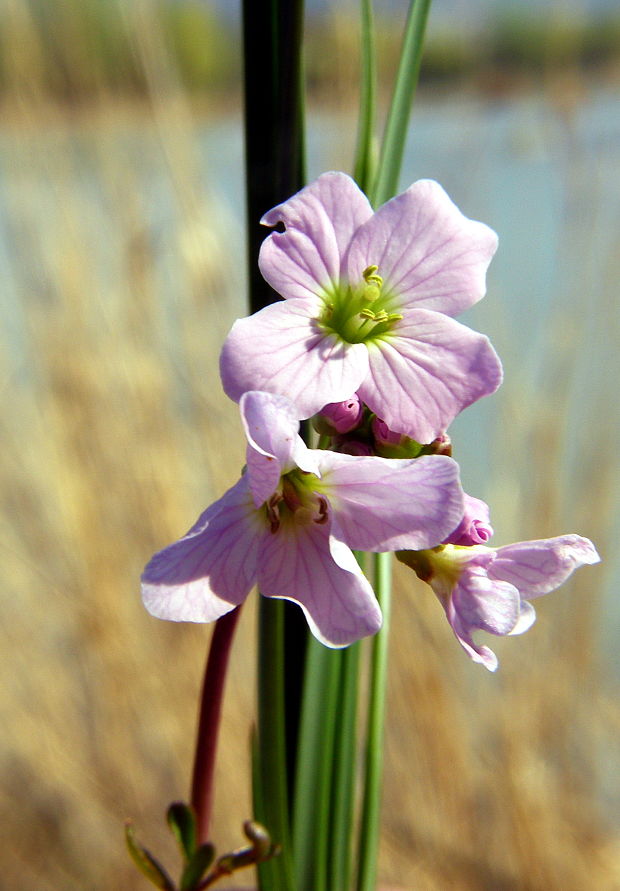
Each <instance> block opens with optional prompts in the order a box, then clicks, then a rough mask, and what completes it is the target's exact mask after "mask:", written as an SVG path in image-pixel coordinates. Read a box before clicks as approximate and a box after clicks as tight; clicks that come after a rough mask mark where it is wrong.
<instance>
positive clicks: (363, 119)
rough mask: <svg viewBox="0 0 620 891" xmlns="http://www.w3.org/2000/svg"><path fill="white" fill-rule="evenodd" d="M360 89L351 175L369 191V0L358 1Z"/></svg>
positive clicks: (373, 69) (372, 67) (372, 61)
mask: <svg viewBox="0 0 620 891" xmlns="http://www.w3.org/2000/svg"><path fill="white" fill-rule="evenodd" d="M360 13H361V25H362V27H361V61H362V64H361V89H360V110H359V123H358V130H357V146H356V150H355V165H354V173H353V177H354V179H355V181H356V182H357V184H358V186H359V187H360V189H361V190H362V192H368V189H369V188H370V186H371V183H372V181H373V179H374V174H375V167H376V158H375V138H374V127H375V106H376V93H377V64H376V57H375V33H374V22H373V13H372V0H361V3H360Z"/></svg>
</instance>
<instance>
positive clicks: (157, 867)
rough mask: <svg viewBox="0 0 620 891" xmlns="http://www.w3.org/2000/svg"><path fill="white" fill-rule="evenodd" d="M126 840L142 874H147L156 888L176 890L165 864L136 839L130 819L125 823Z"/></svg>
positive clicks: (169, 890) (167, 890) (168, 890)
mask: <svg viewBox="0 0 620 891" xmlns="http://www.w3.org/2000/svg"><path fill="white" fill-rule="evenodd" d="M125 841H126V843H127V850H128V851H129V853H130V855H131V859H132V860H133V862H134V863H135V864H136V866H137V867H138V869H139V870H140V872H141V873H142V875H143V876H146V878H147V879H148V880H149V881H150V882H152V883H153V884H154V885H155V887H156V888H161V889H162V891H175V887H174V882H173V881H172V879H171V878H170V876H169V875H168V873H167V872H166V870H165V869H164V868H163V866H162V865H161V864H160V863H159V862H158V861H157V860H156V859H155V857H153V855H152V854H151V853H150V851H147V849H146V848H143V847H142V845H140V844H138V842H137V841H136V839H135V836H134V831H133V826H132V825H131V823H130V822H129V821H128V822H127V823H125Z"/></svg>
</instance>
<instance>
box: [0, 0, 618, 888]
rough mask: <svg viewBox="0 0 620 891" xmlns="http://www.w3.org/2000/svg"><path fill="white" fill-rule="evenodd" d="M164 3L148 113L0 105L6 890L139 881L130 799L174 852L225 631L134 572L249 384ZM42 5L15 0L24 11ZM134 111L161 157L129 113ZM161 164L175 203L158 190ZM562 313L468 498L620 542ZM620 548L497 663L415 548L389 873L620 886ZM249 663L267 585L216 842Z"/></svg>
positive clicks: (237, 684)
mask: <svg viewBox="0 0 620 891" xmlns="http://www.w3.org/2000/svg"><path fill="white" fill-rule="evenodd" d="M146 8H147V7H146V6H144V5H143V4H136V5H135V6H134V7H133V10H134V11H133V13H132V15H134V16H136V19H135V20H134V21H133V22H129V23H128V28H130V29H132V30H131V33H132V34H134V35H135V47H136V52H137V53H139V54H141V58H142V59H143V63H144V66H145V70H146V71H147V73H148V78H149V82H150V83H151V84H152V88H153V91H152V99H153V102H152V105H151V107H150V109H149V110H146V111H140V112H138V113H136V112H135V111H134V110H132V109H120V108H119V106H118V105H109V106H106V105H104V106H102V110H100V111H99V112H98V114H97V115H95V116H93V117H92V118H91V119H90V120H88V121H87V122H86V123H85V122H83V121H82V122H80V123H79V125H78V126H76V124H75V123H74V122H72V120H71V118H70V116H69V115H65V114H58V113H52V112H50V111H49V110H48V109H47V107H46V106H44V105H43V104H42V102H41V97H40V95H39V94H38V92H37V89H36V79H35V78H32V77H31V78H30V79H29V77H28V76H27V73H26V74H25V75H24V78H22V79H20V78H18V77H16V78H15V91H14V96H13V102H12V104H11V109H10V110H9V109H7V110H6V115H5V126H4V128H3V130H2V131H0V139H1V140H2V159H1V162H0V164H1V168H0V173H1V174H2V176H3V183H4V185H3V189H4V193H3V194H4V208H3V210H2V214H3V218H2V223H3V224H4V225H6V229H7V233H8V239H7V241H6V244H7V246H8V253H7V255H6V257H5V262H4V270H5V272H6V276H7V279H6V281H7V289H6V293H7V295H8V296H7V300H8V301H11V302H10V309H9V311H7V312H5V317H6V320H7V329H6V332H5V336H4V342H3V356H4V359H3V365H2V368H1V370H2V397H3V400H2V414H1V422H0V424H1V428H0V429H1V434H2V442H3V462H2V469H1V470H0V491H1V492H2V499H1V504H2V514H1V518H0V523H1V527H0V528H1V541H2V544H1V553H2V563H3V588H2V605H3V613H4V621H3V623H2V631H1V652H2V656H3V660H4V663H3V670H2V678H3V680H2V685H1V688H0V714H1V715H2V743H1V748H0V775H1V777H2V779H1V780H0V783H1V784H2V794H1V795H0V816H1V819H2V825H3V846H2V854H0V860H1V864H2V865H1V870H0V887H2V888H6V889H11V891H14V889H19V891H21V889H24V891H25V889H31V888H36V889H37V891H72V889H76V891H77V889H86V888H87V889H92V891H108V889H120V888H134V887H135V888H138V887H145V888H146V887H147V885H146V884H145V883H143V882H141V880H140V879H139V878H138V877H137V875H136V873H135V871H134V869H133V867H132V866H131V864H130V863H129V861H128V858H127V855H126V852H125V850H124V845H123V840H122V822H123V820H124V819H125V818H126V817H132V818H133V819H134V821H135V824H136V829H137V833H138V835H139V837H140V838H141V839H143V840H144V841H148V842H149V843H151V844H152V846H153V848H154V849H155V850H156V851H158V852H159V853H161V855H162V856H163V857H164V859H166V860H167V862H174V852H173V850H172V846H171V843H170V841H169V839H168V836H167V832H166V831H165V829H164V823H163V814H164V811H165V808H166V806H167V804H168V803H169V802H170V801H171V800H173V799H176V798H179V797H184V796H185V795H186V794H187V787H188V782H189V770H190V758H191V750H192V744H193V733H194V722H195V714H196V707H197V696H198V689H199V685H200V680H201V671H202V667H203V661H204V656H205V653H206V649H207V645H208V640H209V635H210V630H209V629H207V628H204V627H191V626H185V625H183V626H181V625H173V624H166V623H163V622H158V621H156V620H154V619H151V618H150V617H149V616H148V615H146V613H145V612H144V610H143V609H142V607H141V604H140V601H139V596H138V577H139V574H140V571H141V569H142V566H143V564H144V562H145V560H146V559H148V557H149V556H150V554H151V553H152V552H153V551H154V550H155V549H157V548H158V547H160V546H162V545H163V544H165V543H167V542H169V541H171V540H173V539H174V538H175V537H177V536H178V535H179V534H180V533H182V532H183V531H184V530H185V529H186V528H187V527H188V526H189V525H190V524H191V523H192V522H193V520H194V518H195V516H196V515H197V514H198V512H199V511H200V510H201V509H202V508H203V507H204V506H205V505H206V504H207V503H208V502H209V501H211V500H212V499H213V498H215V497H217V496H219V494H221V492H222V491H223V490H224V489H225V488H226V487H227V486H228V485H230V484H231V483H232V482H233V481H234V479H236V476H237V473H238V468H239V466H240V465H241V463H242V445H241V441H240V436H239V432H240V431H239V425H238V422H237V413H236V409H235V407H234V406H232V405H231V404H229V403H228V401H227V400H226V399H225V397H224V396H223V394H222V393H221V391H220V388H219V380H218V374H217V355H218V350H219V346H220V344H221V341H222V339H223V337H224V335H225V333H226V331H227V329H228V326H229V324H230V323H231V321H232V320H233V318H234V317H235V316H236V315H238V314H241V313H242V312H243V305H244V304H243V276H242V274H241V273H240V267H241V266H242V258H241V257H239V256H231V251H230V244H231V240H230V239H229V237H228V235H229V233H228V230H227V228H226V213H227V211H226V208H225V207H223V206H222V205H221V204H220V203H219V199H218V198H217V195H214V194H210V193H209V190H208V185H207V186H205V175H204V171H203V170H202V168H201V164H202V161H201V156H200V150H199V136H200V127H202V126H204V123H205V122H204V119H202V118H201V119H199V118H198V117H197V116H196V115H195V114H194V113H193V112H192V110H191V109H190V108H189V107H188V105H187V104H186V102H185V99H184V96H183V94H182V92H181V91H180V90H179V89H178V88H177V84H176V82H175V78H174V72H171V71H170V69H169V67H167V65H166V56H165V51H164V49H163V48H162V44H161V40H160V38H161V34H159V33H158V31H157V29H152V28H151V29H149V27H147V26H146V24H145V21H146V23H147V24H148V19H147V20H140V18H139V17H140V15H141V14H142V13H143V12H144V10H145V9H146ZM24 9H25V7H22V6H21V5H20V4H19V3H17V2H16V0H14V2H13V12H14V14H15V15H17V13H18V12H21V13H23V12H24ZM24 27H25V28H26V26H25V25H24ZM25 33H26V34H30V36H32V35H31V32H29V31H28V30H27V28H26V31H25ZM31 55H32V59H34V60H35V61H36V47H34V48H32V53H31ZM32 64H34V63H32ZM30 73H31V72H30ZM136 114H137V115H138V116H140V115H141V116H142V117H141V118H140V121H139V126H140V128H141V129H142V130H143V132H144V134H146V137H147V138H146V139H145V141H144V145H145V146H147V147H148V152H150V153H151V154H152V156H151V154H149V155H148V156H147V157H143V156H142V155H141V154H140V152H139V151H136V150H135V148H132V144H131V140H130V139H128V137H127V133H128V131H131V127H132V126H134V125H135V118H136ZM208 124H209V118H207V125H208ZM153 158H155V160H153ZM149 165H151V166H150V167H149ZM145 167H146V168H147V169H149V170H150V169H156V170H158V171H159V172H158V176H159V181H157V182H155V181H152V180H150V179H149V176H148V175H145ZM206 180H207V183H208V171H207V176H206ZM42 183H43V184H44V187H42V186H41V184H42ZM162 184H163V186H164V187H165V193H166V195H167V196H168V198H165V199H162V205H161V208H163V209H161V208H160V210H158V213H160V216H161V215H162V214H163V217H164V218H163V222H162V223H161V226H159V228H158V227H156V226H154V224H153V218H154V216H155V218H158V217H157V213H156V214H155V215H154V214H153V211H152V207H151V204H150V202H151V201H152V200H153V194H154V193H157V192H158V190H159V189H160V188H161V187H162ZM170 196H172V198H170ZM617 222H618V221H617V218H616V223H617ZM609 256H610V261H609V264H610V265H609V269H608V271H607V277H606V281H607V284H608V287H607V289H606V290H605V291H604V292H603V293H597V294H594V295H592V299H596V300H597V301H598V303H597V306H598V308H599V310H600V312H601V316H600V321H599V323H598V325H599V327H598V335H597V336H599V337H600V338H602V339H603V340H606V339H607V338H611V339H610V340H609V342H610V343H612V342H613V343H615V344H617V343H618V342H619V340H618V332H617V330H615V331H613V330H611V331H610V326H612V327H613V325H614V324H616V325H617V321H614V319H617V313H616V314H614V303H613V301H614V299H615V294H614V290H613V288H614V283H615V282H616V281H617V276H616V274H615V273H616V272H617V263H616V262H615V261H614V259H613V257H617V254H614V252H613V251H612V250H611V248H610V253H609ZM162 257H163V258H164V260H165V262H163V261H162ZM162 263H163V265H162ZM0 268H2V267H0ZM170 269H173V270H174V277H170V274H169V270H170ZM167 276H168V277H167ZM163 292H165V299H164V300H162V293H163ZM562 332H563V333H562V338H558V337H554V338H551V337H550V338H549V343H548V349H549V354H550V357H551V358H550V359H549V362H548V365H549V368H550V369H552V371H550V380H549V384H548V387H547V389H546V391H545V392H544V393H542V392H532V389H531V386H530V385H528V384H527V383H526V382H525V381H524V380H515V381H512V382H509V383H508V384H507V386H506V387H505V389H504V390H503V391H502V395H501V396H499V397H497V398H496V400H495V405H496V411H497V412H499V413H500V423H499V425H498V431H499V432H498V434H497V442H496V445H495V453H494V464H493V466H494V467H495V469H496V471H497V474H496V475H495V476H494V478H493V479H492V480H491V481H490V483H489V491H488V492H487V493H477V494H487V495H489V497H491V496H492V500H493V508H494V512H495V517H496V527H497V528H498V531H499V530H501V540H502V541H507V540H509V539H510V538H519V537H520V538H523V537H537V536H545V535H554V534H560V533H562V532H565V531H572V530H576V531H580V532H582V533H583V534H587V535H590V536H591V537H592V538H594V539H595V540H596V542H597V544H598V545H599V546H600V548H601V551H602V552H603V554H610V553H611V552H612V547H613V529H614V526H613V524H614V522H615V523H616V525H617V512H616V503H617V496H618V474H617V468H616V461H615V456H614V454H613V439H614V427H613V424H614V419H617V414H614V413H613V412H610V411H609V408H608V403H605V401H604V400H603V399H598V397H597V395H596V393H597V392H600V393H606V392H607V390H606V389H605V388H604V386H603V381H602V379H601V380H600V381H595V382H594V386H595V392H594V394H592V395H591V397H590V398H591V402H592V403H593V405H594V408H592V405H589V406H588V407H587V411H586V410H585V409H584V413H583V414H582V415H581V417H583V418H587V422H588V430H589V431H594V432H593V434H592V436H588V435H586V434H585V433H584V432H583V429H582V428H581V427H571V428H570V429H571V435H570V437H566V431H565V430H563V429H562V428H561V426H559V425H558V424H555V423H550V422H549V419H550V418H564V419H566V418H568V417H569V414H570V405H569V402H570V399H571V398H572V397H571V394H573V392H574V390H573V389H572V385H571V380H572V378H571V369H572V368H574V367H577V365H578V363H579V361H580V355H581V352H580V351H583V350H584V349H585V348H586V347H587V348H588V349H590V348H591V343H592V339H591V338H590V340H587V339H585V336H584V333H583V331H582V330H581V329H580V326H579V324H574V325H572V326H567V325H566V324H565V323H564V324H563V327H562ZM614 338H615V339H614ZM601 342H602V341H601ZM615 370H616V372H617V368H616V369H615ZM613 371H614V369H613V368H610V369H609V374H610V375H611V379H613ZM597 387H598V388H600V389H598V390H597V389H596V388H597ZM611 390H612V392H613V387H612V388H611ZM597 399H598V401H597ZM524 405H532V406H535V407H534V408H533V409H532V410H531V411H524V409H523V406H524ZM575 430H576V432H574V433H573V431H575ZM616 435H617V430H616ZM592 440H594V442H593V441H592ZM515 442H516V443H520V444H524V443H526V444H528V446H529V447H531V450H530V451H527V450H526V448H524V447H523V446H522V445H521V446H518V447H517V446H515ZM534 446H535V448H534ZM592 451H594V452H595V453H596V461H595V462H594V463H593V462H592V457H591V456H592ZM567 455H569V457H570V456H572V457H571V461H570V462H568V465H567V464H566V462H567V461H568V458H567V457H566V456H567ZM549 467H554V468H562V467H564V469H563V470H561V471H560V470H557V473H550V472H549ZM567 493H568V494H567ZM526 507H527V511H526V510H524V508H526ZM401 569H402V568H399V570H401ZM609 571H610V570H609V569H608V567H606V566H605V565H604V564H603V565H602V566H601V567H595V568H592V569H587V570H584V571H583V573H582V574H581V575H578V577H577V578H576V579H575V580H574V582H571V583H570V584H569V585H567V586H566V587H565V589H564V590H563V591H562V592H561V593H558V594H555V595H552V598H549V599H548V601H547V602H544V603H541V605H540V609H539V613H540V618H539V621H538V624H537V625H536V626H535V628H534V630H533V631H531V632H530V633H529V634H528V635H527V636H526V637H525V638H523V639H519V640H506V641H498V642H497V647H496V648H497V651H498V653H499V655H500V658H501V660H502V667H501V669H500V673H499V674H497V675H496V676H490V675H487V674H486V673H485V672H484V670H483V669H482V668H480V667H478V666H473V665H471V664H469V663H468V661H467V659H466V658H465V656H464V655H463V653H462V652H461V651H460V649H459V648H458V646H457V645H456V643H455V642H454V640H453V638H452V636H451V633H450V631H449V629H448V627H447V625H446V623H445V621H444V620H443V618H442V615H441V611H440V608H439V606H438V604H437V603H436V602H435V601H434V599H433V597H432V596H431V595H430V594H429V592H428V591H427V590H426V589H425V588H424V587H423V586H421V585H419V584H417V583H416V582H414V581H413V580H412V578H411V577H410V576H408V575H406V574H404V572H401V571H399V572H398V573H397V583H396V591H395V601H394V622H393V641H394V646H393V656H392V668H391V677H390V690H389V716H388V725H387V738H386V750H385V755H386V783H385V809H384V813H385V819H384V838H383V848H382V857H381V869H382V875H383V877H384V879H385V880H386V881H389V882H392V883H395V884H398V885H400V886H403V887H405V888H407V889H411V891H420V889H422V891H426V889H428V891H444V889H446V888H449V889H455V891H480V889H485V891H517V889H519V891H583V889H585V888H596V889H601V891H612V889H615V888H619V887H620V838H619V836H618V827H617V825H614V820H613V814H612V806H613V805H614V803H615V804H617V802H618V784H617V773H618V761H617V756H618V752H617V738H618V731H619V729H620V710H619V708H618V704H617V701H616V699H615V692H616V687H615V686H614V684H613V682H612V680H611V679H610V677H609V676H608V665H607V661H606V657H605V655H604V654H601V653H600V651H599V636H600V625H601V622H600V614H599V613H600V610H601V609H602V605H601V600H600V591H601V590H602V589H603V587H604V585H605V583H606V580H607V579H608V578H609V577H608V575H607V573H608V572H609ZM616 621H617V617H616ZM253 670H254V669H253V607H252V605H249V606H248V607H246V611H245V615H244V618H243V621H242V623H241V628H240V631H239V632H238V638H237V640H236V644H235V651H234V656H233V662H232V669H231V673H230V678H229V686H228V693H229V696H228V699H227V702H226V709H225V717H224V726H223V730H222V733H223V738H222V745H221V760H220V763H219V766H218V786H217V794H218V799H217V803H216V813H215V820H214V825H215V827H216V828H215V841H216V842H217V843H218V846H219V847H221V848H228V847H230V846H234V845H236V844H237V843H238V842H239V840H240V832H239V830H240V825H241V821H242V820H243V819H244V818H246V817H247V816H248V814H249V810H250V805H249V775H248V773H249V772H248V737H249V730H250V725H251V720H252V716H253V683H254V675H253Z"/></svg>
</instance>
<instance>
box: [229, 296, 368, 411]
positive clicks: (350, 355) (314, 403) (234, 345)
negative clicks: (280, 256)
mask: <svg viewBox="0 0 620 891" xmlns="http://www.w3.org/2000/svg"><path fill="white" fill-rule="evenodd" d="M318 306H319V301H318V300H316V299H313V300H287V301H286V302H281V303H272V304H271V305H270V306H266V307H265V308H264V309H261V310H260V312H257V313H255V314H254V315H253V316H248V317H247V318H245V319H239V320H238V321H236V322H235V324H234V325H233V327H232V330H231V332H230V334H229V335H228V337H227V338H226V341H225V343H224V347H223V349H222V354H221V356H220V374H221V376H222V385H223V387H224V391H225V392H226V394H227V396H229V397H230V398H231V399H234V400H235V401H236V402H238V401H239V400H240V399H241V396H242V395H243V394H244V393H245V392H246V391H247V390H264V391H266V392H268V393H279V394H281V395H283V396H287V397H288V398H289V399H290V400H291V401H292V402H294V403H295V407H296V409H297V413H298V417H299V418H309V417H311V415H313V414H315V413H316V412H318V411H319V410H320V409H321V408H322V407H323V406H324V405H326V404H327V403H328V402H340V401H341V400H343V399H348V397H349V396H350V395H351V393H354V392H355V390H356V389H357V388H358V385H359V384H360V383H361V381H362V380H363V379H364V377H365V376H366V373H367V371H368V351H367V349H366V347H365V346H364V344H361V343H357V344H349V343H344V342H343V341H341V340H340V339H339V338H338V337H337V335H335V334H326V333H325V332H323V331H321V329H320V328H319V327H318V326H317V325H316V323H315V321H314V319H315V318H316V315H317V313H318Z"/></svg>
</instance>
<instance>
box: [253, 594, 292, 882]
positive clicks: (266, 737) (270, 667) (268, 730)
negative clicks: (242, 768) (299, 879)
mask: <svg viewBox="0 0 620 891" xmlns="http://www.w3.org/2000/svg"><path fill="white" fill-rule="evenodd" d="M258 626H259V635H258V638H259V642H258V650H259V668H258V735H257V753H256V763H257V770H256V774H257V779H258V789H257V793H258V794H257V795H256V798H257V799H258V800H259V801H260V808H261V810H260V811H258V812H257V813H256V816H257V818H258V819H259V821H260V822H261V823H263V824H264V825H265V826H267V828H268V829H269V832H270V833H271V835H272V837H273V838H274V840H275V841H276V842H277V843H278V844H280V845H281V846H282V856H281V857H279V858H278V859H277V860H275V861H271V860H270V861H268V862H267V863H266V864H265V865H264V866H261V867H260V869H259V871H258V875H259V887H260V889H261V891H297V889H296V887H295V883H294V881H293V864H292V861H291V845H290V841H289V812H288V792H287V777H286V746H285V728H286V716H285V708H284V679H285V670H284V637H283V632H284V603H283V601H281V600H280V601H278V600H273V599H271V598H267V597H261V598H260V601H259V607H258Z"/></svg>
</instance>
